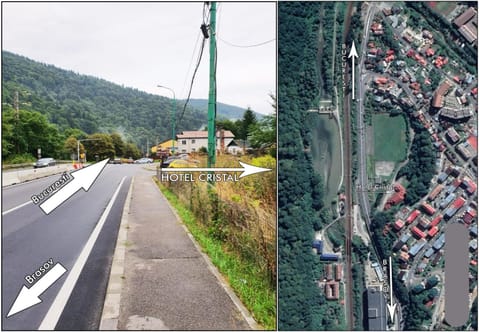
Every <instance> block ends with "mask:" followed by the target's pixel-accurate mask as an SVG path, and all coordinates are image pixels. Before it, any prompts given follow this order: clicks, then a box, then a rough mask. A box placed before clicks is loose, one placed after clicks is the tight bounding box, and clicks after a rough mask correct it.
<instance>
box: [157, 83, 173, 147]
mask: <svg viewBox="0 0 480 332" xmlns="http://www.w3.org/2000/svg"><path fill="white" fill-rule="evenodd" d="M157 88H164V89H167V90H170V91H171V92H172V93H173V103H172V105H173V108H172V154H174V153H175V115H176V108H177V101H176V98H175V91H173V90H172V89H170V88H169V87H167V86H164V85H157Z"/></svg>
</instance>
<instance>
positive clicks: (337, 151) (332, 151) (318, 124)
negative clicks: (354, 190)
mask: <svg viewBox="0 0 480 332" xmlns="http://www.w3.org/2000/svg"><path fill="white" fill-rule="evenodd" d="M309 116H310V117H309V121H310V123H311V124H312V137H313V143H312V157H313V167H314V169H315V172H317V173H318V174H320V175H321V176H322V177H323V180H324V183H325V190H326V192H325V194H326V195H325V198H324V203H325V204H328V203H329V202H331V201H332V200H334V199H336V197H337V193H338V186H339V184H340V180H341V176H342V153H341V148H340V133H339V131H338V126H337V123H336V121H335V119H333V118H329V117H328V116H327V115H318V114H310V115H309Z"/></svg>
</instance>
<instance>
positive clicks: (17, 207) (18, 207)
mask: <svg viewBox="0 0 480 332" xmlns="http://www.w3.org/2000/svg"><path fill="white" fill-rule="evenodd" d="M31 203H33V202H32V201H28V202H25V203H23V204H20V205H18V206H15V207H14V208H11V209H10V210H7V211H5V212H2V216H4V215H6V214H8V213H10V212H13V211H15V210H18V209H21V208H22V207H24V206H27V205H28V204H31Z"/></svg>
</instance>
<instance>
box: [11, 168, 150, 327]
mask: <svg viewBox="0 0 480 332" xmlns="http://www.w3.org/2000/svg"><path fill="white" fill-rule="evenodd" d="M138 172H146V171H145V170H143V168H142V167H138V166H137V165H107V166H106V167H105V168H104V169H103V171H102V172H101V174H100V176H98V178H96V180H95V181H94V183H93V185H92V186H91V188H90V189H89V191H88V192H86V191H84V190H81V189H80V190H78V191H77V192H76V193H74V194H73V195H72V196H70V197H69V198H68V199H66V200H65V201H64V202H62V204H61V205H59V206H58V207H57V208H55V209H54V210H53V211H51V212H50V213H49V214H48V215H47V214H46V213H45V212H44V211H42V209H41V208H40V206H39V204H38V205H37V204H35V201H32V196H33V195H37V194H38V193H41V192H42V191H43V190H45V189H47V188H49V187H50V186H52V185H53V184H55V182H56V181H57V184H58V181H59V179H60V178H61V177H62V174H57V175H54V176H50V177H48V178H42V179H38V180H33V181H30V182H25V183H22V184H18V185H14V186H9V187H5V188H3V190H2V203H3V204H2V208H3V210H2V217H3V220H2V250H3V257H2V295H3V296H2V328H3V329H4V330H12V329H15V330H35V329H38V328H39V327H40V326H41V324H43V325H42V326H45V327H50V328H56V329H62V326H63V324H64V323H65V321H66V320H67V319H68V317H69V316H71V315H75V316H80V317H81V319H80V321H77V323H78V325H77V326H76V327H77V329H98V324H99V321H100V317H101V313H102V308H103V299H104V296H105V291H106V286H107V283H108V278H109V274H110V266H111V261H112V256H113V251H114V247H115V242H116V239H117V234H118V227H119V224H120V219H121V214H122V210H123V206H124V203H125V199H126V195H127V192H128V189H129V185H130V182H131V179H132V176H133V175H135V174H137V173H138ZM149 173H150V172H149ZM152 175H153V174H152ZM69 183H71V182H69ZM50 189H52V188H50ZM56 192H58V190H57V191H54V192H52V193H50V196H53V195H55V193H56ZM35 197H36V196H35ZM99 225H100V226H101V228H100V226H99ZM97 226H98V227H97ZM96 233H98V234H96ZM95 235H96V236H95ZM87 249H90V250H87ZM82 261H83V262H84V265H83V266H82V264H80V263H81V262H82ZM62 267H64V269H63V268H62ZM81 267H83V268H81ZM64 270H66V271H64ZM21 290H22V291H21ZM70 295H71V296H70ZM14 304H15V306H14ZM47 313H48V314H47ZM80 313H81V314H80ZM7 315H8V318H7ZM77 320H78V318H77Z"/></svg>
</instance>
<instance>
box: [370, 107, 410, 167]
mask: <svg viewBox="0 0 480 332" xmlns="http://www.w3.org/2000/svg"><path fill="white" fill-rule="evenodd" d="M406 130H407V124H406V122H405V119H404V118H403V117H402V116H395V117H390V116H389V115H388V114H374V115H373V135H374V142H375V143H374V154H375V160H376V161H393V162H399V161H402V160H405V159H406V158H407V148H408V142H407V137H406V135H405V131H406Z"/></svg>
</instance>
